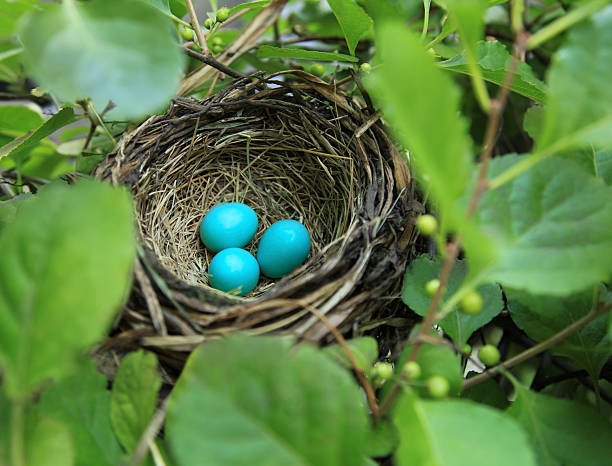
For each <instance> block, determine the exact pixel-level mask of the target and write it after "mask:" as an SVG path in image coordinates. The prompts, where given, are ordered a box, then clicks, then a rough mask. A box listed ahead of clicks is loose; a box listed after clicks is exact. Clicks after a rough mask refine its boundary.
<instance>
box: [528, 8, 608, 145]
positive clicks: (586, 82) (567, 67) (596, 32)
mask: <svg viewBox="0 0 612 466" xmlns="http://www.w3.org/2000/svg"><path fill="white" fill-rule="evenodd" d="M611 43H612V6H608V7H607V8H605V9H603V10H601V11H599V12H598V13H595V14H594V15H593V17H592V20H591V21H584V22H582V23H580V24H578V25H577V26H576V27H574V28H573V29H572V30H571V31H570V33H569V39H568V41H567V43H566V45H565V46H564V47H563V48H561V49H560V50H559V51H558V52H557V54H556V56H555V58H554V61H553V64H552V66H551V67H550V70H549V71H548V83H549V98H548V101H547V105H546V118H545V121H544V127H543V129H542V135H541V137H540V139H539V140H538V141H537V144H536V149H535V152H536V153H549V154H550V153H554V152H558V151H561V150H565V149H569V148H574V147H580V146H589V145H590V144H595V145H596V146H597V145H608V146H609V145H612V105H611V103H612V87H610V82H611V81H612V60H611V59H610V44H611ZM576 83H580V85H579V86H578V85H576Z"/></svg>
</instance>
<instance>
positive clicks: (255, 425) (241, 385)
mask: <svg viewBox="0 0 612 466" xmlns="http://www.w3.org/2000/svg"><path fill="white" fill-rule="evenodd" d="M290 345H291V341H290V340H287V339H283V338H278V337H247V336H243V335H237V336H232V337H229V338H227V339H223V340H218V341H212V342H210V343H205V344H203V345H201V346H200V347H198V348H197V349H196V350H195V351H194V352H193V353H192V355H191V356H190V358H189V360H188V361H187V366H186V367H185V370H184V371H183V373H182V375H181V377H180V379H179V381H178V382H177V384H176V386H175V387H174V390H173V392H172V395H171V399H170V403H169V404H168V412H167V422H166V436H167V439H168V441H169V446H170V448H171V452H172V455H173V456H174V458H175V459H176V461H177V463H178V464H179V465H185V466H186V465H189V466H196V465H207V466H214V465H226V464H243V463H244V462H245V458H248V464H249V465H253V466H257V465H264V464H265V465H302V466H303V465H310V464H312V465H321V464H325V465H330V466H333V465H353V464H354V465H361V464H363V458H364V455H365V450H366V447H367V442H366V439H367V423H368V422H367V415H366V410H365V406H364V402H363V397H362V394H361V392H360V390H359V388H358V387H357V385H356V383H355V382H354V380H353V379H352V377H351V376H350V375H349V374H348V373H347V371H345V370H344V369H343V368H341V367H340V366H338V365H337V364H335V363H334V362H333V361H331V360H330V359H329V358H328V357H326V356H324V355H323V354H322V353H320V352H319V351H318V350H317V349H315V348H313V347H312V346H310V345H306V344H303V345H299V346H297V347H294V348H292V347H291V346H290Z"/></svg>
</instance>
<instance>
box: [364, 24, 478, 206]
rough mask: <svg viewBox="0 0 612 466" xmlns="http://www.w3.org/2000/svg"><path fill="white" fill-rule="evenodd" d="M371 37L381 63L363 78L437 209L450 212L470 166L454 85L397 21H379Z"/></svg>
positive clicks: (462, 190) (468, 150) (468, 144)
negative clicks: (429, 192)
mask: <svg viewBox="0 0 612 466" xmlns="http://www.w3.org/2000/svg"><path fill="white" fill-rule="evenodd" d="M376 43H377V48H378V52H379V54H380V60H381V61H382V62H383V66H381V67H380V68H378V69H376V70H375V71H373V72H372V73H371V75H370V76H371V79H369V80H367V81H366V84H367V85H368V88H369V90H370V91H371V92H372V94H373V95H374V96H375V97H378V98H379V99H380V100H381V103H382V104H383V108H384V110H385V113H386V117H387V118H388V119H389V121H390V122H391V123H393V126H394V130H395V132H396V133H397V135H398V136H399V138H400V140H401V142H402V143H403V144H404V145H405V146H406V147H408V148H409V149H410V150H411V154H410V159H411V162H412V161H414V165H415V166H416V173H417V175H418V176H420V179H421V181H422V182H423V183H424V184H425V188H426V189H428V190H430V191H431V194H432V196H433V198H434V200H435V201H436V202H437V203H438V206H439V211H440V212H441V213H442V214H443V216H444V214H446V215H453V214H454V212H455V211H456V209H455V201H456V200H457V199H458V198H460V197H461V196H462V195H463V194H464V192H465V189H466V186H467V183H468V181H469V178H470V172H471V167H472V148H471V141H470V138H469V136H468V132H467V124H466V121H465V119H464V118H463V117H461V116H460V115H458V113H459V100H460V94H459V90H458V88H457V87H456V86H455V85H454V83H453V82H452V81H451V79H450V77H449V76H448V75H447V74H446V73H444V72H443V71H442V70H440V69H439V68H437V67H436V66H435V65H434V63H433V61H432V59H431V57H430V56H429V55H428V54H427V53H426V52H425V51H424V50H423V47H422V45H421V42H420V41H419V39H418V37H416V36H415V35H414V34H412V33H411V32H409V31H407V30H406V29H405V28H404V25H403V24H402V22H401V21H397V22H391V21H385V22H382V23H381V24H380V27H377V41H376ZM449 173H452V176H449Z"/></svg>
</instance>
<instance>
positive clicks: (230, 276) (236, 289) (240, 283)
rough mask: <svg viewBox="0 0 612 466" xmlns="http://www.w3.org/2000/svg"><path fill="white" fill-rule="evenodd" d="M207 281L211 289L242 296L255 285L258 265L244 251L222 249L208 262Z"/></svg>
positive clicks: (250, 255) (257, 276)
mask: <svg viewBox="0 0 612 466" xmlns="http://www.w3.org/2000/svg"><path fill="white" fill-rule="evenodd" d="M208 280H209V281H210V284H211V285H212V287H213V288H216V289H218V290H221V291H226V292H231V294H235V295H237V296H244V295H245V294H247V293H249V292H251V291H253V288H255V286H256V285H257V281H258V280H259V264H258V263H257V260H256V259H255V258H254V257H253V255H252V254H251V253H250V252H248V251H245V250H244V249H240V248H228V249H224V250H223V251H221V252H220V253H218V254H217V255H215V257H213V259H212V260H211V261H210V265H209V266H208Z"/></svg>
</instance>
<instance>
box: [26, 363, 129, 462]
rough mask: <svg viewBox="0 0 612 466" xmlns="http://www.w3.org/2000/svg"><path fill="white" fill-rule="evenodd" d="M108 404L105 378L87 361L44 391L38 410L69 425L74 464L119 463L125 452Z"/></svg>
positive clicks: (43, 414)
mask: <svg viewBox="0 0 612 466" xmlns="http://www.w3.org/2000/svg"><path fill="white" fill-rule="evenodd" d="M109 405H110V392H109V391H108V390H106V378H105V377H104V376H102V375H101V374H99V373H97V372H96V370H95V368H94V363H93V361H86V364H82V367H81V368H80V369H79V371H78V372H76V373H75V374H73V375H71V376H69V377H67V378H65V379H64V380H62V381H61V382H59V383H56V384H53V385H51V387H49V388H48V389H47V390H45V391H44V392H43V394H42V398H41V400H40V403H39V405H38V411H39V414H40V415H42V416H48V417H51V418H53V419H57V420H58V421H61V422H62V423H63V424H64V425H65V426H66V427H67V428H68V430H69V431H70V433H71V435H72V440H73V445H74V448H75V453H76V456H75V464H77V465H87V466H99V465H103V466H107V465H108V466H116V465H117V464H119V463H120V459H121V458H122V453H121V447H120V445H119V443H118V442H117V439H116V438H115V435H114V434H113V430H112V428H111V423H110V416H109Z"/></svg>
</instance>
